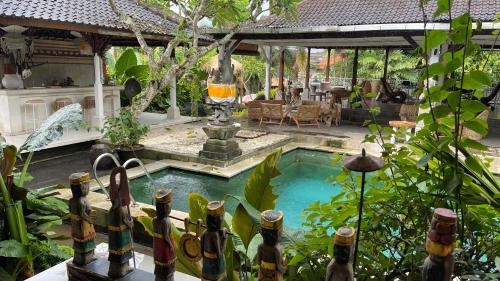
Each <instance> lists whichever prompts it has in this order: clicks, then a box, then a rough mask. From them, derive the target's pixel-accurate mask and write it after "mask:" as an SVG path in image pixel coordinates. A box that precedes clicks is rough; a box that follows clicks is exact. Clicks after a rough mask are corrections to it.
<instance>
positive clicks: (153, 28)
mask: <svg viewBox="0 0 500 281" xmlns="http://www.w3.org/2000/svg"><path fill="white" fill-rule="evenodd" d="M116 3H117V7H118V8H119V9H121V10H122V11H124V12H126V13H128V14H129V15H131V16H133V17H134V18H135V19H136V21H138V22H139V24H140V27H141V29H142V30H143V32H145V33H146V34H154V35H167V34H170V33H172V32H173V31H175V30H176V29H177V23H176V22H175V21H174V20H171V19H167V18H166V17H165V16H164V15H162V14H161V12H160V11H157V10H156V9H155V8H153V7H150V6H146V5H142V4H139V3H137V1H135V0H116ZM10 24H18V25H23V26H34V27H39V28H54V29H63V30H73V31H88V32H94V33H102V32H105V31H122V32H127V33H131V32H130V31H129V30H128V29H127V27H126V26H125V25H124V24H123V23H122V22H120V20H119V18H118V16H117V15H116V14H115V13H114V12H113V10H112V9H111V6H110V4H109V1H108V0H39V1H33V0H2V1H1V3H0V25H10Z"/></svg>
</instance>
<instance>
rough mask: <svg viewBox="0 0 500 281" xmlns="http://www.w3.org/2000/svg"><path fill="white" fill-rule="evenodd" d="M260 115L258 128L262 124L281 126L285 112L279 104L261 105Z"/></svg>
mask: <svg viewBox="0 0 500 281" xmlns="http://www.w3.org/2000/svg"><path fill="white" fill-rule="evenodd" d="M261 110H262V115H261V117H260V123H259V127H261V126H262V124H264V123H265V124H279V125H280V127H281V125H283V120H284V119H285V112H284V110H283V104H281V103H261Z"/></svg>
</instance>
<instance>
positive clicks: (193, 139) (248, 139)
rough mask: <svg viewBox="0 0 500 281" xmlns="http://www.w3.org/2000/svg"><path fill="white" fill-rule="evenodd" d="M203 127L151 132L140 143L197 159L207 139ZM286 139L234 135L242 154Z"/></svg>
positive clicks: (274, 135)
mask: <svg viewBox="0 0 500 281" xmlns="http://www.w3.org/2000/svg"><path fill="white" fill-rule="evenodd" d="M204 125H205V122H202V121H200V122H194V123H190V124H180V125H175V126H171V127H168V128H160V129H156V130H152V131H151V133H150V134H149V136H148V137H147V138H146V139H145V140H143V141H142V142H141V143H142V144H144V145H145V146H146V147H147V148H148V149H152V150H157V151H162V152H170V153H176V154H181V155H187V156H193V157H197V156H198V153H199V151H200V150H202V149H203V144H204V143H205V142H206V141H207V139H208V137H207V135H206V134H205V132H203V130H202V127H203V126H204ZM240 136H241V137H240ZM288 138H289V136H287V134H284V133H260V134H257V133H252V132H251V131H248V130H242V131H240V132H239V133H238V134H237V135H236V141H237V142H238V144H239V146H240V148H241V150H242V151H243V154H248V153H250V152H252V151H256V150H260V149H263V148H266V147H269V146H272V145H274V144H277V143H280V142H282V141H285V140H287V139H288Z"/></svg>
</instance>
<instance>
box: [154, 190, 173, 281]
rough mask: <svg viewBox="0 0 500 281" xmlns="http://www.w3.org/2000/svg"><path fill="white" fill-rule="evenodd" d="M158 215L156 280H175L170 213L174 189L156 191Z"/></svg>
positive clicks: (156, 219) (156, 223)
mask: <svg viewBox="0 0 500 281" xmlns="http://www.w3.org/2000/svg"><path fill="white" fill-rule="evenodd" d="M155 197H156V217H155V218H154V220H153V228H154V238H153V249H154V260H155V275H156V279H155V280H156V281H173V280H174V273H175V260H176V259H177V254H176V252H175V242H174V237H173V236H172V228H171V227H172V226H171V223H170V219H169V217H168V216H169V215H170V211H171V210H172V190H170V189H168V190H160V191H158V192H157V193H156V196H155Z"/></svg>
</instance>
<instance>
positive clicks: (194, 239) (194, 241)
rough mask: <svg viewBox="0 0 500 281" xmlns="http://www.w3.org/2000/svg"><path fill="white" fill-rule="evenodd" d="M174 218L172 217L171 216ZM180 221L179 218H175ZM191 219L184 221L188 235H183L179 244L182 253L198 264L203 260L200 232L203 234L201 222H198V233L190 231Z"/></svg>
mask: <svg viewBox="0 0 500 281" xmlns="http://www.w3.org/2000/svg"><path fill="white" fill-rule="evenodd" d="M170 217H171V218H172V216H170ZM174 219H178V218H174ZM189 224H191V222H190V221H189V218H185V219H184V230H185V231H186V233H184V234H182V236H181V240H180V242H179V244H180V246H179V248H180V249H181V251H182V253H183V254H184V256H185V257H186V258H187V259H188V260H190V261H192V262H198V261H200V260H201V242H200V232H201V220H198V221H197V222H196V232H190V231H189Z"/></svg>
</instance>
